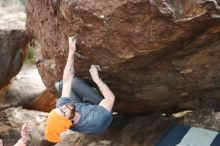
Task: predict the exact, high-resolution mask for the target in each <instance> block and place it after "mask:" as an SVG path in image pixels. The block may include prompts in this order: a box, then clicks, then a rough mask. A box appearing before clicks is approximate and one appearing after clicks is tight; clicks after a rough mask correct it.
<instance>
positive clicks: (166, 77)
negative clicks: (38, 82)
mask: <svg viewBox="0 0 220 146" xmlns="http://www.w3.org/2000/svg"><path fill="white" fill-rule="evenodd" d="M219 3H220V2H219V1H217V0H213V1H210V0H198V1H189V0H132V1H127V0H120V1H118V0H104V1H96V0H83V1H75V0H62V1H60V0H53V1H35V0H29V1H28V3H27V6H26V12H27V29H28V31H30V32H31V33H32V34H33V35H34V36H35V38H36V39H37V40H38V41H39V43H40V44H41V47H40V52H41V56H39V60H38V69H39V71H40V74H41V76H42V79H43V81H44V83H45V85H46V86H47V87H48V88H49V89H54V87H53V86H54V82H55V80H58V79H61V78H62V72H63V69H64V66H65V62H66V58H67V53H68V43H67V40H68V36H76V38H77V54H76V72H77V75H78V76H82V77H84V78H86V79H88V80H91V78H90V77H89V73H88V70H89V67H90V65H91V64H99V65H100V66H101V73H100V74H101V77H102V78H103V79H104V81H105V82H106V83H107V84H108V85H109V86H110V88H111V89H112V90H113V92H114V93H115V95H116V99H117V101H116V104H115V111H119V112H128V113H131V112H146V111H156V110H162V109H167V108H171V107H172V108H173V107H179V108H200V107H202V106H204V105H203V103H207V102H206V101H207V100H210V102H209V103H211V105H212V103H216V102H215V100H218V99H219V96H218V95H219V92H220V91H219V90H218V89H219V87H220V73H219V71H220V60H219V56H220V41H219V37H220V33H219V32H220V19H219V17H220V15H219V12H220V11H219ZM215 106H219V105H218V104H216V105H215Z"/></svg>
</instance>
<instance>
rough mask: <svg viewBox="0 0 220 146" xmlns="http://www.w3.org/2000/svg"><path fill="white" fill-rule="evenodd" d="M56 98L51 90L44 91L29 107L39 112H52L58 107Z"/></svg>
mask: <svg viewBox="0 0 220 146" xmlns="http://www.w3.org/2000/svg"><path fill="white" fill-rule="evenodd" d="M56 99H57V98H56V97H55V96H54V94H52V93H51V92H50V91H49V90H45V91H43V92H42V93H41V94H40V95H39V96H38V97H36V98H35V100H33V101H32V103H31V104H30V105H29V106H28V108H30V109H33V110H38V111H44V112H50V110H51V107H55V105H56Z"/></svg>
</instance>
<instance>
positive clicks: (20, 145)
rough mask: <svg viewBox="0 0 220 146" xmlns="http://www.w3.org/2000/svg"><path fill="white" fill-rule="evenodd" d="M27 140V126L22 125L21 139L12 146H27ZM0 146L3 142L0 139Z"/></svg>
mask: <svg viewBox="0 0 220 146" xmlns="http://www.w3.org/2000/svg"><path fill="white" fill-rule="evenodd" d="M29 139H30V137H29V134H28V131H27V125H26V124H24V125H23V126H22V128H21V138H20V139H19V140H18V142H17V143H16V144H15V145H14V146H27V143H28V140H29ZM0 146H3V142H2V140H1V139H0Z"/></svg>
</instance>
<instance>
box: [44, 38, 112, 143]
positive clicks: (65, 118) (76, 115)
mask: <svg viewBox="0 0 220 146" xmlns="http://www.w3.org/2000/svg"><path fill="white" fill-rule="evenodd" d="M75 50H76V40H75V39H74V38H73V37H69V54H68V58H67V62H66V65H65V68H64V73H63V81H62V82H57V83H56V84H55V87H56V89H57V90H58V91H62V93H61V98H59V99H58V100H57V104H56V108H55V109H53V110H52V111H51V112H50V113H49V116H48V119H47V127H46V130H45V138H46V140H44V141H42V143H44V145H55V144H56V143H57V142H59V141H61V138H60V134H61V133H62V132H63V131H65V130H66V129H70V130H73V131H76V132H80V133H84V134H90V135H91V134H101V133H103V132H105V131H106V129H107V128H108V127H109V125H110V124H111V122H112V107H113V104H114V101H115V96H114V94H113V93H112V91H111V90H110V89H109V87H108V86H107V85H106V84H105V83H104V82H103V81H102V79H101V78H100V77H99V74H98V69H99V68H98V66H96V65H91V68H90V69H89V72H90V75H91V77H92V80H93V81H94V82H95V84H96V85H97V86H98V88H99V90H100V91H101V93H102V94H99V92H98V91H97V90H96V89H95V88H94V87H91V86H90V85H88V84H87V83H86V82H85V81H84V80H83V79H80V78H75V77H74V54H75ZM41 145H43V144H41Z"/></svg>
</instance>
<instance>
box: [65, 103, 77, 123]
mask: <svg viewBox="0 0 220 146" xmlns="http://www.w3.org/2000/svg"><path fill="white" fill-rule="evenodd" d="M62 110H63V114H64V117H66V118H67V119H70V120H72V119H73V117H74V115H75V107H74V106H73V105H71V104H66V105H63V106H62Z"/></svg>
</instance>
